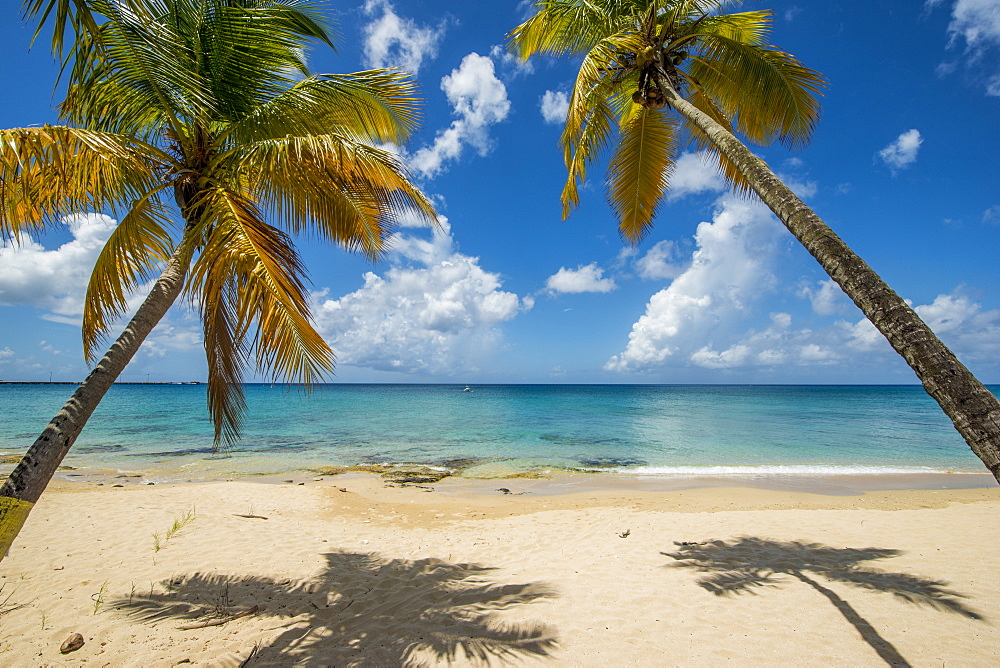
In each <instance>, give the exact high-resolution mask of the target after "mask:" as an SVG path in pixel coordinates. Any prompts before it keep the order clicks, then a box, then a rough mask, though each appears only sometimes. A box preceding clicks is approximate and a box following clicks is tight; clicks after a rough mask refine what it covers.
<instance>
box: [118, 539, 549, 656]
mask: <svg viewBox="0 0 1000 668" xmlns="http://www.w3.org/2000/svg"><path fill="white" fill-rule="evenodd" d="M325 556H326V559H327V566H326V568H325V569H324V570H323V571H322V572H321V573H320V574H319V575H318V576H317V577H315V578H313V579H312V580H310V581H308V582H305V583H298V584H292V583H290V582H289V581H288V580H274V579H271V578H267V577H255V576H248V577H237V576H227V575H208V574H202V573H195V574H193V575H187V576H183V577H179V578H173V579H171V580H170V581H168V582H166V583H164V586H165V587H166V589H167V591H166V592H163V593H152V592H151V593H150V594H149V595H143V596H134V595H133V596H132V597H130V599H128V600H124V599H123V600H119V601H114V602H112V605H115V606H117V607H118V608H120V609H122V610H125V611H127V612H129V613H131V614H133V615H136V616H138V617H140V618H142V619H144V620H146V621H159V620H164V619H174V620H188V621H189V622H194V624H191V626H192V627H193V626H197V625H199V624H201V625H211V624H212V621H213V620H216V623H219V622H221V621H222V620H224V619H226V618H232V616H233V615H234V614H237V613H238V612H239V611H245V610H252V609H253V608H252V606H258V611H255V614H262V615H268V616H271V617H275V618H278V619H283V620H288V621H287V623H285V625H284V629H285V630H284V631H282V632H281V634H280V635H279V636H278V637H277V638H275V639H274V640H273V641H272V642H270V643H269V644H268V645H267V646H258V647H256V648H255V649H254V655H253V657H252V659H250V660H248V661H247V662H246V663H245V664H244V665H287V664H289V663H295V665H297V666H321V665H322V666H329V665H337V666H368V665H371V666H385V665H395V666H419V665H434V664H436V663H437V662H440V661H444V660H448V661H451V660H454V659H456V658H465V659H466V660H471V661H474V662H481V663H489V662H490V661H491V659H507V660H510V659H516V658H524V657H530V656H536V657H541V656H548V655H549V654H550V652H551V650H553V649H554V648H555V647H556V638H555V635H554V631H553V630H552V629H551V628H549V627H547V626H545V625H543V624H532V623H525V624H504V623H501V622H499V621H497V620H496V619H494V616H493V613H494V612H496V611H499V610H504V609H507V608H510V607H512V606H515V605H519V604H524V603H530V602H532V601H536V600H538V599H540V598H545V597H550V596H554V593H553V591H552V590H551V589H549V588H548V587H546V586H545V585H541V584H538V583H531V584H507V585H501V584H493V583H490V582H489V581H487V580H486V579H484V576H485V575H486V574H487V573H489V572H490V571H492V570H494V569H492V568H489V567H485V566H480V565H477V564H452V563H447V562H444V561H441V560H439V559H421V560H418V561H410V560H405V559H386V558H383V557H380V556H378V555H375V554H358V553H350V552H333V553H330V554H327V555H325ZM292 618H297V619H295V620H294V621H291V620H292ZM195 620H198V621H195ZM303 622H304V624H303ZM279 628H280V627H279Z"/></svg>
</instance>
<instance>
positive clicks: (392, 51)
mask: <svg viewBox="0 0 1000 668" xmlns="http://www.w3.org/2000/svg"><path fill="white" fill-rule="evenodd" d="M364 11H365V14H367V15H368V16H370V17H373V19H374V20H373V21H372V22H371V23H369V24H368V25H367V26H365V28H364V42H363V48H364V62H365V66H366V67H372V68H382V67H398V68H400V69H403V70H406V71H408V72H412V73H413V75H414V76H416V75H417V73H418V72H419V71H420V67H421V65H422V64H423V62H424V61H425V60H430V59H433V58H434V57H435V56H437V48H438V44H439V43H440V42H441V38H442V37H444V32H445V26H444V24H443V23H442V24H440V25H438V26H437V27H435V28H431V27H428V26H421V25H419V24H417V23H416V22H415V21H413V20H412V19H407V18H402V17H400V16H399V15H398V14H396V12H395V8H394V7H393V5H392V3H390V2H388V0H368V2H366V3H365V6H364Z"/></svg>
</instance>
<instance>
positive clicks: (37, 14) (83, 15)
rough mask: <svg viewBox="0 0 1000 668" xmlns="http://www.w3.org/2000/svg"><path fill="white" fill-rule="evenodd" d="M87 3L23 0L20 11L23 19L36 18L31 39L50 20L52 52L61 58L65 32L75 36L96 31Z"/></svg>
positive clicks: (95, 24) (35, 36)
mask: <svg viewBox="0 0 1000 668" xmlns="http://www.w3.org/2000/svg"><path fill="white" fill-rule="evenodd" d="M88 4H89V3H88V2H87V0H24V1H23V2H22V4H21V12H22V15H23V16H24V20H25V21H33V20H35V19H36V18H37V19H38V24H37V26H36V27H35V34H34V35H33V36H32V38H31V40H32V41H34V40H36V39H38V36H39V35H40V34H41V32H42V29H43V28H44V27H45V25H46V24H47V23H48V21H49V20H50V19H51V20H52V52H53V53H54V54H55V55H56V57H60V58H61V57H62V54H63V47H64V45H65V39H66V33H67V32H69V33H72V34H74V35H76V36H77V38H79V37H80V36H82V35H87V34H91V35H92V34H94V33H96V32H97V22H96V20H95V19H94V16H93V14H92V13H91V11H92V10H91V8H90V7H89V6H88Z"/></svg>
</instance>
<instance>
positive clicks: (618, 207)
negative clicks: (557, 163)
mask: <svg viewBox="0 0 1000 668" xmlns="http://www.w3.org/2000/svg"><path fill="white" fill-rule="evenodd" d="M734 4H737V3H736V2H733V1H731V0H677V1H670V2H664V1H663V0H660V1H656V0H542V1H541V2H538V3H536V5H535V7H536V13H535V15H534V16H532V17H531V18H530V19H528V20H527V21H526V22H524V23H522V24H521V25H520V26H518V27H517V28H515V29H514V30H513V31H511V33H510V35H509V37H510V40H511V44H512V48H513V49H514V50H515V51H516V52H517V54H518V55H519V56H521V57H522V58H525V59H526V58H528V57H530V56H531V55H534V54H549V55H555V56H563V55H570V54H579V55H582V56H583V61H582V63H581V65H580V71H579V74H578V76H577V78H576V83H575V85H574V87H573V93H572V96H571V97H570V103H569V111H568V114H567V118H566V125H565V130H564V131H563V134H562V138H561V145H562V147H563V151H564V156H565V160H566V167H567V169H568V172H569V174H568V179H567V182H566V186H565V188H564V189H563V194H562V201H563V216H564V217H566V216H567V215H569V213H570V211H571V210H572V209H573V208H574V207H575V206H577V204H578V203H579V195H578V192H577V188H578V185H579V183H580V182H581V181H583V179H584V177H585V175H586V169H587V166H588V165H589V164H590V163H592V162H593V161H595V160H596V159H598V158H599V157H600V156H601V155H602V153H603V152H604V150H605V149H606V148H607V147H608V145H609V144H610V143H611V142H612V141H613V140H614V139H616V137H615V135H616V134H617V142H616V144H615V145H614V146H613V148H612V149H611V154H612V156H611V162H610V164H609V167H608V186H607V188H608V199H609V200H610V203H611V206H612V208H613V209H614V211H615V214H616V215H617V217H618V220H619V224H620V230H621V233H622V235H623V236H624V237H625V238H626V239H628V240H630V241H633V242H635V241H638V240H639V239H641V238H642V237H643V236H644V235H645V234H646V233H648V231H649V229H650V226H651V224H652V220H653V217H654V216H655V213H656V207H657V204H658V203H659V201H660V199H661V198H662V197H663V194H664V193H665V192H666V190H667V188H668V187H669V185H670V175H671V172H672V170H673V166H674V164H675V161H676V159H677V157H678V154H679V152H680V151H681V150H683V149H684V148H685V147H693V148H696V149H700V150H704V151H707V152H708V154H709V155H711V156H712V157H713V158H714V159H715V160H716V161H717V162H718V165H719V167H720V169H721V170H722V171H723V173H724V174H725V175H726V177H727V178H728V179H729V181H730V182H731V183H732V184H733V185H734V186H735V187H737V188H738V189H739V190H741V191H744V192H746V191H748V190H749V188H748V185H747V182H746V180H745V178H744V177H743V175H742V174H741V173H740V172H739V171H738V170H737V169H735V168H734V167H733V166H732V164H731V163H730V162H729V161H728V160H727V159H726V158H725V157H724V156H723V155H722V154H721V153H719V151H718V150H717V148H716V147H715V146H714V144H713V143H712V142H711V141H710V140H709V138H708V137H707V136H706V135H705V134H704V132H702V130H701V129H700V128H699V127H698V126H697V125H695V124H694V123H692V122H691V121H690V120H688V119H687V118H686V117H684V116H682V115H680V114H678V113H676V111H675V110H674V109H673V108H672V107H671V105H670V104H668V102H667V98H666V97H665V95H664V91H663V90H662V82H661V81H659V80H658V78H657V76H656V75H655V69H657V68H659V69H660V71H661V72H663V73H664V74H666V76H667V78H668V79H669V84H670V85H671V86H672V87H673V88H674V90H675V91H676V92H678V93H679V94H681V95H683V96H684V97H685V98H686V99H687V100H688V101H689V102H690V103H691V104H693V105H694V106H695V107H697V108H698V109H700V110H701V111H703V112H704V113H706V114H708V115H709V116H710V117H711V118H713V119H714V120H715V121H716V122H717V123H719V124H720V125H722V126H723V127H725V128H726V129H727V130H729V131H730V132H733V131H736V132H739V133H740V134H742V135H743V136H745V137H746V138H747V139H748V140H749V141H751V142H753V143H757V144H770V143H772V142H774V141H780V142H782V143H784V144H787V145H789V146H791V147H797V146H801V145H803V144H805V143H806V142H807V141H808V140H809V137H810V135H811V134H812V131H813V129H814V128H815V126H816V123H817V120H818V118H819V104H818V101H817V99H816V96H817V95H819V94H820V91H821V89H822V87H823V85H824V84H825V80H824V79H823V77H822V75H820V74H819V73H818V72H816V71H814V70H811V69H809V68H807V67H804V66H803V65H802V64H801V63H799V62H798V61H797V60H796V59H795V58H794V57H792V56H791V55H789V54H788V53H785V52H784V51H781V50H779V49H777V48H775V47H772V46H768V45H767V44H766V43H765V40H766V38H767V34H768V32H769V29H770V24H771V12H769V11H753V12H740V13H731V14H727V13H722V11H721V10H723V9H725V8H726V6H727V5H734Z"/></svg>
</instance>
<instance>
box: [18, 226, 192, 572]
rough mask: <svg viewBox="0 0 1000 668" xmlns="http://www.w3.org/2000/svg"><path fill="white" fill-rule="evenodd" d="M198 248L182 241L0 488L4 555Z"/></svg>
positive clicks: (169, 301) (168, 302) (173, 292)
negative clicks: (122, 326) (120, 329)
mask: <svg viewBox="0 0 1000 668" xmlns="http://www.w3.org/2000/svg"><path fill="white" fill-rule="evenodd" d="M193 250H194V243H193V239H190V240H189V239H184V240H182V241H181V243H180V245H178V247H177V250H175V251H174V254H173V255H172V256H171V258H170V261H169V262H168V263H167V266H166V268H165V269H164V271H163V273H162V274H161V275H160V277H159V278H158V279H156V283H154V284H153V289H152V290H151V291H150V293H149V295H148V296H147V297H146V299H145V300H144V301H143V302H142V305H141V306H140V307H139V310H138V311H136V314H135V316H134V317H133V318H132V320H131V321H130V322H129V324H128V326H127V327H126V328H125V331H123V332H122V333H121V336H119V337H118V338H117V339H116V340H115V342H114V343H113V344H112V345H111V347H110V348H109V349H108V352H107V353H105V355H104V357H103V358H102V359H101V361H100V362H98V364H97V366H95V367H94V370H93V371H91V372H90V375H88V376H87V378H86V380H84V381H83V383H81V384H80V387H78V388H77V390H76V392H74V393H73V396H72V397H70V398H69V401H67V402H66V405H64V406H63V408H62V410H60V411H59V412H58V413H57V414H56V416H55V417H54V418H52V421H51V422H49V425H48V426H47V427H46V428H45V430H44V431H43V432H42V434H41V435H40V436H39V437H38V438H37V439H36V440H35V443H34V444H33V445H32V446H31V447H30V448H29V449H28V452H27V453H26V454H25V455H24V458H23V459H22V460H21V462H20V463H19V464H18V465H17V466H16V467H15V468H14V470H13V471H12V472H11V474H10V476H9V477H8V478H7V480H6V481H5V482H4V484H3V486H2V487H0V560H2V559H3V558H4V556H6V554H7V551H8V550H9V549H10V545H11V543H12V542H13V541H14V538H15V537H16V536H17V534H18V532H19V531H20V530H21V527H22V526H24V522H25V520H26V519H27V518H28V513H30V512H31V508H32V506H34V504H35V502H36V501H38V498H39V497H40V496H41V495H42V492H43V491H45V487H46V486H47V485H48V484H49V480H51V479H52V476H53V474H55V472H56V469H58V468H59V464H60V463H61V462H62V460H63V457H65V456H66V453H67V452H68V451H69V449H70V446H72V445H73V443H74V442H75V441H76V437H77V436H79V435H80V431H81V430H82V429H83V426H84V425H85V424H87V420H88V419H90V416H91V414H93V412H94V409H96V408H97V405H98V404H99V403H100V402H101V399H103V398H104V395H105V394H106V393H107V391H108V390H109V389H110V388H111V385H112V384H113V383H114V382H115V380H116V379H117V378H118V376H119V375H120V374H121V372H122V371H123V370H124V369H125V366H126V365H128V363H129V362H131V361H132V358H133V357H134V356H135V354H136V352H138V350H139V346H141V345H142V343H143V341H145V339H146V337H147V336H148V335H149V333H150V332H151V331H152V330H153V327H155V326H156V324H157V323H158V322H159V321H160V319H161V318H163V316H164V315H165V314H166V312H167V310H168V309H169V308H170V306H171V305H172V304H173V303H174V301H175V300H176V299H177V296H178V295H179V294H180V293H181V289H182V288H183V287H184V277H185V276H186V275H187V270H188V266H189V265H190V263H191V256H192V253H193Z"/></svg>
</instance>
